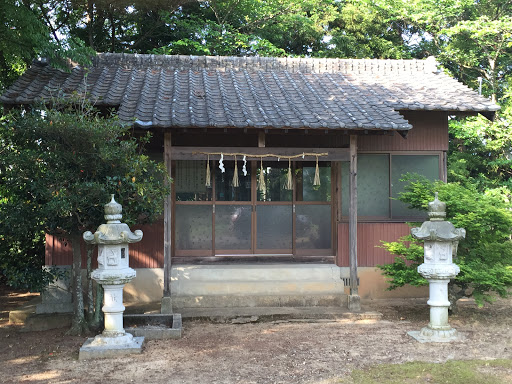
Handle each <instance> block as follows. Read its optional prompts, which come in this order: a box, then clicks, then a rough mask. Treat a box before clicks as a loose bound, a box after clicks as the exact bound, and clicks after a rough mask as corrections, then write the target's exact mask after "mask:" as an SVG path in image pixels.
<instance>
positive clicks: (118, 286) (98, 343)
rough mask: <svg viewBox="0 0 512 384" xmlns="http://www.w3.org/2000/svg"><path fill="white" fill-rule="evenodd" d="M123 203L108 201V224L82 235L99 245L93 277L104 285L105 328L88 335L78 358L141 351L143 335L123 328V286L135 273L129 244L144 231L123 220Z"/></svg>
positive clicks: (138, 239) (140, 237)
mask: <svg viewBox="0 0 512 384" xmlns="http://www.w3.org/2000/svg"><path fill="white" fill-rule="evenodd" d="M121 212H122V207H121V205H120V204H118V203H117V202H116V201H115V200H114V195H112V200H111V201H110V203H108V204H106V205H105V220H107V223H106V224H102V225H100V226H99V227H98V230H97V231H96V232H95V233H94V234H92V233H91V232H89V231H87V232H85V233H84V234H83V238H84V240H85V242H86V243H88V244H97V245H98V269H96V270H94V271H93V272H92V274H91V277H92V278H93V279H94V280H95V281H96V282H97V283H98V284H101V285H102V286H103V290H104V298H103V308H102V310H103V313H104V315H105V316H104V318H105V330H104V331H103V333H101V334H100V335H98V336H96V337H95V338H91V339H88V340H87V341H86V342H85V343H84V345H83V346H82V348H80V354H79V359H87V358H99V357H111V356H119V355H124V354H131V353H140V351H141V348H142V343H143V341H144V338H143V337H133V336H132V335H131V334H129V333H126V332H125V330H124V328H123V312H124V309H125V307H124V305H123V287H124V285H125V284H126V283H129V282H130V281H131V280H132V279H133V278H134V277H135V275H136V272H135V270H133V269H132V268H130V267H129V253H128V244H129V243H136V242H138V241H140V240H141V239H142V231H140V230H137V231H135V233H132V231H130V228H129V227H128V225H127V224H125V223H121V221H120V220H121V218H122V217H123V216H122V214H121Z"/></svg>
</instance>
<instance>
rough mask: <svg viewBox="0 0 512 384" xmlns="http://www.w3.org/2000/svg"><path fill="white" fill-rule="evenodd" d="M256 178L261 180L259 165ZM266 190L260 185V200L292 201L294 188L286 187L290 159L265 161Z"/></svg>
mask: <svg viewBox="0 0 512 384" xmlns="http://www.w3.org/2000/svg"><path fill="white" fill-rule="evenodd" d="M257 172H258V173H257V174H256V179H257V180H259V177H260V172H261V168H260V167H258V171H257ZM263 174H264V175H265V187H266V188H265V190H263V191H262V190H260V188H259V186H258V201H292V190H291V189H286V188H285V186H286V180H287V177H288V161H281V162H278V161H264V162H263Z"/></svg>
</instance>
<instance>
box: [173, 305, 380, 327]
mask: <svg viewBox="0 0 512 384" xmlns="http://www.w3.org/2000/svg"><path fill="white" fill-rule="evenodd" d="M180 312H181V316H182V318H183V319H184V320H201V321H212V322H221V323H233V324H243V323H252V322H260V321H263V322H264V321H341V320H348V321H361V320H365V321H379V320H381V319H382V314H381V313H379V312H374V311H362V312H350V311H348V310H347V309H346V308H339V307H252V308H248V307H231V308H184V309H182V310H181V311H180Z"/></svg>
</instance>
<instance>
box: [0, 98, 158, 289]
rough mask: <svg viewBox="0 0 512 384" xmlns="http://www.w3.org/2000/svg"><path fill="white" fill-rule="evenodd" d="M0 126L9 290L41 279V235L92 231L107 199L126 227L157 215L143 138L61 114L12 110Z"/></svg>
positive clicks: (154, 179) (0, 257)
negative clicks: (37, 273) (21, 273)
mask: <svg viewBox="0 0 512 384" xmlns="http://www.w3.org/2000/svg"><path fill="white" fill-rule="evenodd" d="M0 123H1V126H0V142H1V144H2V146H1V147H2V149H1V157H0V194H1V197H2V202H1V204H0V217H1V220H0V233H1V234H2V238H3V239H4V240H6V241H2V246H1V248H0V252H1V253H0V266H1V267H2V272H3V273H4V274H5V275H6V277H7V278H8V279H9V282H10V283H11V284H15V285H19V284H26V285H27V286H30V287H31V289H38V288H40V286H41V284H42V283H41V284H39V283H38V284H32V283H30V281H31V279H35V280H37V279H39V280H37V281H40V280H41V279H43V280H44V276H40V277H37V278H36V277H33V276H34V275H33V274H32V273H33V272H34V271H37V270H38V269H39V271H40V270H41V266H42V265H43V261H44V260H43V252H42V249H41V246H40V244H41V242H42V241H43V240H44V235H43V233H44V232H47V233H51V234H54V235H56V236H59V237H64V238H68V239H69V238H70V237H72V236H74V235H75V236H76V235H78V236H80V235H81V233H82V232H84V231H86V230H91V231H94V230H95V229H96V228H97V226H98V225H99V224H101V223H102V222H103V221H104V219H103V214H104V213H103V205H104V204H105V203H107V202H108V201H109V195H110V194H111V193H113V194H115V195H116V199H117V201H119V202H120V203H121V204H123V208H124V209H123V213H124V217H123V220H124V221H125V222H127V223H129V224H134V223H145V222H150V221H152V220H155V219H156V218H158V217H159V216H160V215H161V213H162V210H163V199H164V198H165V196H166V194H167V193H168V188H167V187H166V186H165V185H164V180H165V178H166V177H167V176H166V171H165V169H164V166H163V165H162V164H157V163H155V162H154V161H152V160H150V159H149V157H148V156H147V155H145V154H143V153H141V152H140V150H141V149H142V148H141V144H142V143H143V142H144V141H147V139H146V138H142V139H139V140H137V139H136V138H134V137H133V136H132V137H128V135H127V133H128V131H127V130H126V128H123V127H122V126H121V125H120V124H118V123H117V121H115V120H113V119H107V118H101V117H99V116H97V115H95V114H93V113H92V111H81V112H80V111H79V112H74V111H73V110H68V109H67V108H65V107H64V108H63V109H62V110H60V111H59V110H43V111H41V110H36V109H34V110H31V111H26V112H20V111H14V112H12V113H11V114H10V115H7V116H5V117H4V118H2V120H1V122H0ZM27 265H28V266H30V268H29V267H25V266H27ZM15 270H16V271H26V272H27V273H25V274H24V276H25V277H24V278H22V277H20V276H18V275H16V276H15V274H13V271H15ZM23 280H24V281H25V282H23ZM41 281H42V280H41Z"/></svg>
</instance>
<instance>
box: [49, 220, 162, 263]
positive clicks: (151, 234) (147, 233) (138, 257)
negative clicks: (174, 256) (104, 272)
mask: <svg viewBox="0 0 512 384" xmlns="http://www.w3.org/2000/svg"><path fill="white" fill-rule="evenodd" d="M135 229H141V230H142V231H143V232H144V237H143V238H142V240H141V241H140V242H138V243H135V244H130V267H132V268H162V267H163V265H164V255H163V244H164V229H163V221H158V222H157V223H155V224H153V225H144V226H140V227H133V228H132V230H135ZM82 255H83V257H82V268H85V267H86V264H85V263H86V258H85V243H84V242H82ZM72 259H73V253H72V249H71V244H70V243H69V242H67V241H66V240H64V239H59V238H58V237H56V236H52V235H46V249H45V263H46V265H71V261H72ZM96 267H97V252H95V253H94V255H93V268H96Z"/></svg>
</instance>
